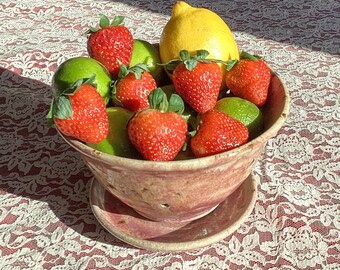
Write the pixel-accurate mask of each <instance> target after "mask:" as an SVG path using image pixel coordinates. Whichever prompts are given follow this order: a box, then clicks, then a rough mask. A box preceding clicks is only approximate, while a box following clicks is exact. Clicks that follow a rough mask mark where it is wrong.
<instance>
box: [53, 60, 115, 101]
mask: <svg viewBox="0 0 340 270" xmlns="http://www.w3.org/2000/svg"><path fill="white" fill-rule="evenodd" d="M93 74H95V75H96V77H95V80H94V83H95V84H96V85H97V90H98V92H99V94H100V95H101V96H102V97H103V98H104V99H105V104H107V103H108V101H109V92H110V83H111V77H110V74H109V72H108V71H107V70H106V68H105V67H104V66H103V65H102V64H101V63H99V62H98V61H96V60H95V59H93V58H89V57H74V58H70V59H68V60H66V61H65V62H63V63H62V64H61V65H60V66H59V67H58V69H57V70H56V72H55V73H54V75H53V78H52V91H53V94H54V95H57V94H58V93H59V92H60V91H62V90H64V89H65V88H68V87H69V86H71V85H72V84H73V83H75V82H76V81H78V80H79V79H84V78H90V77H91V75H93Z"/></svg>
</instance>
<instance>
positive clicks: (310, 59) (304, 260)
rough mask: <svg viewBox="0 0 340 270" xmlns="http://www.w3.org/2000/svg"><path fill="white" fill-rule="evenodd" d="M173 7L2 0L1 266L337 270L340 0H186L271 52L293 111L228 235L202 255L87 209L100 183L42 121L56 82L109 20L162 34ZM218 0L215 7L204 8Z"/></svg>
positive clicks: (136, 31) (247, 45) (256, 48)
mask: <svg viewBox="0 0 340 270" xmlns="http://www.w3.org/2000/svg"><path fill="white" fill-rule="evenodd" d="M173 2H174V1H165V0H162V1H155V0H149V1H141V0H137V1H126V0H119V1H109V0H98V1H90V0H59V1H55V0H20V1H15V0H1V2H0V20H1V28H0V32H1V35H0V87H1V88H0V127H1V128H0V247H1V249H0V269H13V270H14V269H58V270H59V269H169V270H170V269H340V255H339V253H340V236H339V229H340V220H339V218H340V189H339V184H340V179H339V172H340V152H339V148H340V137H339V134H340V125H339V123H340V109H339V93H340V83H339V78H340V56H339V55H340V33H339V31H340V28H339V27H340V17H339V12H340V3H339V1H336V0H322V1H321V0H315V1H308V0H304V1H303V0H298V1H296V0H284V1H274V0H270V1H267V0H256V1H255V0H250V1H241V0H232V1H211V2H209V1H199V0H191V1H188V2H189V3H190V4H192V5H194V6H204V7H208V8H210V9H211V10H213V11H215V12H217V13H218V14H219V15H220V16H221V17H223V19H225V21H226V22H228V24H229V26H230V28H231V29H232V30H233V32H234V35H235V39H236V41H237V42H238V44H239V48H240V49H241V50H245V51H250V52H253V53H256V54H259V55H262V56H263V57H264V58H265V59H266V60H267V62H268V63H269V64H270V65H271V67H272V68H273V69H275V70H276V71H277V72H278V74H279V75H280V76H281V78H282V79H283V81H284V82H285V84H286V86H287V88H288V89H289V92H290V95H291V98H292V102H291V112H290V115H289V118H288V120H287V121H286V123H285V125H284V126H283V128H282V129H281V130H280V131H279V133H278V134H277V136H276V137H275V138H272V139H271V140H270V141H269V142H268V144H267V146H266V147H265V149H264V152H263V154H262V155H261V158H260V160H259V161H258V162H257V164H256V166H255V169H254V174H255V177H256V181H257V184H258V198H257V202H256V205H255V208H254V210H253V212H252V213H251V215H250V216H249V218H248V219H247V221H246V222H245V223H244V224H243V225H242V226H241V227H240V228H239V229H238V230H237V231H236V232H235V233H233V234H232V235H231V236H229V237H227V238H225V239H224V240H222V241H220V242H217V243H215V244H212V245H210V246H207V247H205V248H200V249H197V250H193V251H190V252H189V251H187V252H177V253H167V252H152V251H147V250H142V249H138V248H134V247H132V246H130V245H128V244H125V243H123V242H121V241H120V240H118V239H117V238H115V237H113V236H112V235H110V234H109V233H108V232H107V231H106V230H105V229H104V228H103V227H102V226H101V225H100V224H99V223H98V221H97V220H96V219H95V217H94V215H93V214H92V212H91V208H90V205H89V187H90V182H91V180H92V178H93V176H92V174H91V173H90V171H89V170H88V169H87V168H86V167H85V166H84V164H83V162H82V160H81V158H80V156H79V154H78V153H76V152H75V151H74V150H73V149H71V148H70V147H69V146H68V145H67V144H66V143H65V142H64V141H63V140H62V138H61V137H60V136H59V135H58V134H57V133H56V131H55V130H54V129H50V130H49V129H48V128H47V127H46V125H45V123H46V122H45V116H46V114H47V111H48V108H49V104H50V102H51V89H50V83H51V77H52V75H53V72H54V71H55V70H56V68H57V66H58V65H59V64H60V63H62V62H63V61H65V60H66V59H68V58H71V57H74V56H79V55H86V54H87V53H86V37H85V35H83V33H84V32H85V31H86V30H87V29H88V27H89V26H93V25H95V24H96V23H97V22H98V18H99V14H100V13H104V14H107V15H108V16H110V17H113V16H114V15H123V16H125V17H126V19H125V24H126V26H128V27H129V28H130V29H131V30H132V32H133V36H134V38H142V39H146V40H148V41H149V42H151V43H155V42H158V41H159V37H160V34H161V31H162V27H163V26H164V25H165V23H166V22H167V20H168V19H169V16H170V14H171V7H172V4H173ZM207 2H208V3H207Z"/></svg>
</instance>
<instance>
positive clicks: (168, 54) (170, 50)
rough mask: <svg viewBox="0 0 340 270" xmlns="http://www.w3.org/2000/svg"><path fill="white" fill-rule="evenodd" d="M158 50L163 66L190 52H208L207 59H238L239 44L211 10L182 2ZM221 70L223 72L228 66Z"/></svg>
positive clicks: (173, 15)
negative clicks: (182, 51) (180, 53)
mask: <svg viewBox="0 0 340 270" xmlns="http://www.w3.org/2000/svg"><path fill="white" fill-rule="evenodd" d="M159 49H160V56H161V61H162V63H167V62H168V61H170V60H172V59H178V58H179V52H180V51H181V50H188V51H189V52H190V54H195V53H196V51H197V50H207V51H208V52H209V55H208V57H207V58H208V59H218V60H223V61H228V60H229V59H239V50H238V47H237V44H236V41H235V39H234V36H233V34H232V32H231V30H230V28H229V27H228V25H227V24H226V23H225V22H224V21H223V19H222V18H221V17H220V16H219V15H217V14H216V13H215V12H213V11H211V10H208V9H205V8H196V7H192V6H190V5H189V4H187V3H185V2H182V1H178V2H176V3H175V5H174V6H173V10H172V16H171V18H170V20H169V21H168V22H167V24H166V25H165V27H164V29H163V31H162V35H161V38H160V43H159ZM221 68H222V71H223V73H224V72H225V67H222V66H221Z"/></svg>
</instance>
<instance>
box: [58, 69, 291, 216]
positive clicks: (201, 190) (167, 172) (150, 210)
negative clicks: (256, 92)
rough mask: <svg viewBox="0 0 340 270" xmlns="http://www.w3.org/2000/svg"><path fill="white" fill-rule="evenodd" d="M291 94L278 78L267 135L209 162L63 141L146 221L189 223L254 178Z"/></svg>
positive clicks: (267, 109) (274, 78) (266, 112)
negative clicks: (133, 155) (135, 155)
mask: <svg viewBox="0 0 340 270" xmlns="http://www.w3.org/2000/svg"><path fill="white" fill-rule="evenodd" d="M289 100H290V99H289V94H288V91H287V89H286V88H285V86H284V85H283V83H282V82H281V80H280V78H279V77H278V76H277V75H276V74H275V73H273V74H272V79H271V84H270V89H269V96H268V100H267V103H266V105H265V106H264V107H263V114H264V117H265V131H264V132H263V133H262V134H261V135H260V136H258V137H256V138H255V139H253V140H251V141H249V142H248V143H247V144H245V145H243V146H241V147H238V148H235V149H233V150H230V151H227V152H224V153H221V154H217V155H213V156H209V157H204V158H197V159H189V160H176V161H169V162H154V161H146V160H137V159H129V158H122V157H117V156H113V155H109V154H105V153H102V152H100V151H97V150H94V149H92V148H90V147H89V146H87V145H85V144H84V143H82V142H80V141H77V140H74V139H72V138H69V137H66V136H64V135H62V134H61V136H62V137H63V138H64V139H65V140H66V142H67V143H69V144H70V145H71V146H72V147H73V148H74V149H76V150H77V151H79V152H80V153H81V155H82V157H83V159H84V162H85V164H86V165H87V166H88V167H89V169H90V170H91V172H92V173H93V174H94V176H95V177H96V179H97V181H98V182H99V183H100V184H101V185H102V186H103V187H104V188H105V189H106V190H107V191H108V192H109V193H110V194H112V195H114V196H115V197H116V198H118V199H119V200H120V201H122V202H123V203H125V204H126V205H128V206H130V207H131V208H133V209H134V210H135V211H136V212H138V213H139V214H141V215H142V216H144V217H146V218H148V219H151V220H154V221H160V222H187V221H191V220H195V219H198V218H200V217H203V216H205V215H207V214H208V213H209V212H211V211H213V210H214V209H215V208H216V207H217V206H218V205H219V204H220V203H221V202H223V201H225V200H226V198H227V197H228V196H229V195H231V194H232V193H233V192H234V191H235V190H236V189H237V188H238V187H239V186H240V185H241V184H242V183H243V182H244V181H245V179H247V177H248V176H249V175H250V173H251V171H252V169H253V165H254V164H255V162H256V161H257V159H258V157H259V155H260V154H261V152H262V149H263V147H264V146H265V144H266V143H267V141H268V140H269V139H270V138H271V137H273V136H275V135H276V133H277V132H278V130H279V129H280V128H281V127H282V125H283V123H284V121H285V119H286V118H287V115H288V111H289Z"/></svg>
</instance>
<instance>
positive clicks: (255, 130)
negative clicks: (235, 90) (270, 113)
mask: <svg viewBox="0 0 340 270" xmlns="http://www.w3.org/2000/svg"><path fill="white" fill-rule="evenodd" d="M215 109H216V110H219V111H221V112H224V113H225V114H228V115H229V116H231V117H233V118H234V119H236V120H238V121H240V122H241V123H243V124H244V125H245V126H246V127H247V128H248V131H249V137H250V139H252V138H255V137H257V136H258V135H260V134H261V132H262V131H263V114H262V112H261V111H260V109H259V108H258V107H257V106H256V105H255V104H254V103H252V102H250V101H248V100H246V99H243V98H239V97H225V98H222V99H220V100H218V101H217V103H216V105H215Z"/></svg>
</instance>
